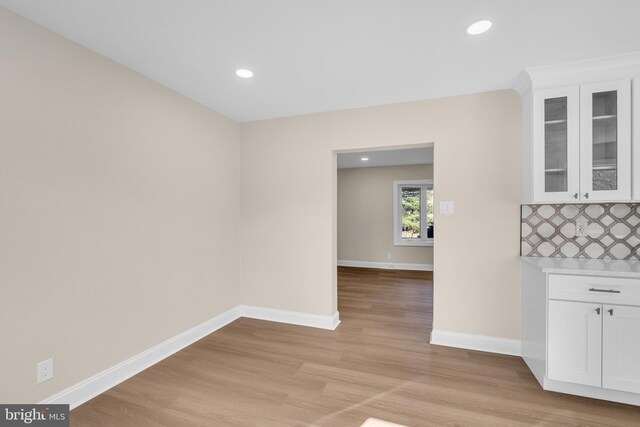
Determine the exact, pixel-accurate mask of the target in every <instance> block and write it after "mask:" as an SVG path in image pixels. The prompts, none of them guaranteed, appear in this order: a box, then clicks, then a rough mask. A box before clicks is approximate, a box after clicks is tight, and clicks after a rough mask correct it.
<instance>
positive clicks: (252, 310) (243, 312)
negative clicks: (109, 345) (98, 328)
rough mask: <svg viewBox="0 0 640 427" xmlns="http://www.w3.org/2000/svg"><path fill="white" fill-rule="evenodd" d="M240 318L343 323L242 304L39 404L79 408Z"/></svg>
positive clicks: (331, 326) (323, 325) (306, 323)
mask: <svg viewBox="0 0 640 427" xmlns="http://www.w3.org/2000/svg"><path fill="white" fill-rule="evenodd" d="M240 317H250V318H253V319H261V320H270V321H272V322H280V323H290V324H294V325H300V326H311V327H314V328H322V329H332V330H333V329H335V328H336V327H337V326H338V324H339V323H340V316H339V313H338V312H336V313H335V314H334V315H333V316H321V315H317V314H307V313H298V312H293V311H283V310H274V309H269V308H260V307H249V306H243V305H239V306H237V307H234V308H232V309H231V310H228V311H226V312H224V313H222V314H220V315H218V316H216V317H214V318H213V319H211V320H208V321H206V322H204V323H201V324H199V325H197V326H195V327H193V328H191V329H189V330H187V331H185V332H182V333H181V334H179V335H176V336H175V337H173V338H169V339H168V340H166V341H164V342H162V343H160V344H158V345H156V346H154V347H151V348H150V349H148V350H145V351H143V352H142V353H139V354H137V355H135V356H133V357H131V358H129V359H127V360H125V361H123V362H120V363H118V364H117V365H115V366H113V367H111V368H109V369H106V370H104V371H102V372H100V373H98V374H96V375H94V376H92V377H90V378H87V379H86V380H84V381H81V382H79V383H78V384H76V385H73V386H71V387H69V388H67V389H66V390H63V391H61V392H59V393H56V394H55V395H53V396H51V397H49V398H47V399H45V400H43V401H42V402H40V403H41V404H68V405H69V406H70V408H71V409H73V408H76V407H78V406H80V405H82V404H83V403H85V402H87V401H89V400H91V399H93V398H94V397H96V396H98V395H99V394H101V393H104V392H105V391H107V390H109V389H110V388H112V387H114V386H116V385H118V384H120V383H121V382H123V381H125V380H127V379H129V378H131V377H133V376H134V375H136V374H137V373H139V372H142V371H144V370H145V369H147V368H149V367H151V366H153V365H155V364H156V363H158V362H160V361H161V360H163V359H166V358H167V357H169V356H171V355H173V354H175V353H177V352H178V351H180V350H182V349H183V348H185V347H187V346H189V345H191V344H193V343H194V342H196V341H198V340H200V339H202V338H204V337H206V336H207V335H209V334H211V333H213V332H215V331H217V330H218V329H220V328H222V327H224V326H226V325H228V324H229V323H231V322H233V321H234V320H236V319H239V318H240Z"/></svg>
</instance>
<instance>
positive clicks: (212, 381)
mask: <svg viewBox="0 0 640 427" xmlns="http://www.w3.org/2000/svg"><path fill="white" fill-rule="evenodd" d="M431 279H432V276H431V273H429V272H406V271H404V272H403V271H392V270H374V269H363V268H349V267H340V268H339V270H338V283H339V285H338V295H339V299H338V303H339V311H340V318H341V321H342V323H341V324H340V326H339V327H338V328H337V330H336V331H325V330H320V329H314V328H307V327H301V326H293V325H286V324H279V323H274V322H265V321H260V320H253V319H245V318H242V319H239V320H237V321H235V322H233V323H232V324H230V325H228V326H226V327H225V328H223V329H221V330H219V331H217V332H215V333H213V334H211V335H209V336H208V337H206V338H204V339H202V340H200V341H198V342H197V343H195V344H193V345H191V346H189V347H188V348H186V349H184V350H183V351H181V352H179V353H177V354H176V355H174V356H172V357H170V358H168V359H166V360H164V361H162V362H161V363H159V364H157V365H155V366H153V367H151V368H149V369H147V370H146V371H144V372H141V373H140V374H138V375H136V376H135V377H133V378H131V379H130V380H128V381H125V382H124V383H122V384H120V385H118V386H117V387H114V388H113V389H111V390H109V391H108V392H106V393H104V394H102V395H101V396H98V397H97V398H95V399H93V400H91V401H89V402H87V403H85V404H84V405H82V406H80V407H79V408H76V409H75V410H73V411H72V412H71V425H72V426H308V425H313V426H359V425H361V424H362V423H363V422H364V421H365V420H366V419H367V418H370V417H374V418H379V419H382V420H386V421H391V422H394V423H398V424H403V425H407V426H414V427H418V426H442V425H447V426H532V425H535V426H559V425H563V426H574V425H575V426H578V425H580V426H638V425H640V408H638V407H633V406H628V405H622V404H617V403H610V402H604V401H599V400H594V399H587V398H581V397H576V396H569V395H563V394H558V393H551V392H545V391H543V390H542V389H541V388H540V386H539V385H538V383H537V382H536V380H535V378H534V377H533V375H532V374H531V372H530V371H529V370H528V369H527V367H526V365H525V364H524V362H523V361H522V359H521V358H519V357H511V356H502V355H495V354H489V353H481V352H474V351H467V350H460V349H453V348H447V347H438V346H431V345H429V344H428V338H427V337H428V334H429V332H430V330H431V322H432V316H433V285H432V281H431Z"/></svg>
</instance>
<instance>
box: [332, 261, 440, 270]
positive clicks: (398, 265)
mask: <svg viewBox="0 0 640 427" xmlns="http://www.w3.org/2000/svg"><path fill="white" fill-rule="evenodd" d="M338 266H340V267H363V268H381V269H384V270H419V271H433V265H432V264H409V263H404V262H370V261H349V260H338Z"/></svg>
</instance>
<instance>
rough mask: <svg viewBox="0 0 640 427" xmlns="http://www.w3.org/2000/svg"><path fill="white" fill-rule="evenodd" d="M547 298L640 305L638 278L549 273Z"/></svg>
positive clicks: (639, 281) (639, 283)
mask: <svg viewBox="0 0 640 427" xmlns="http://www.w3.org/2000/svg"><path fill="white" fill-rule="evenodd" d="M549 298H551V299H560V300H568V301H584V302H600V303H605V304H621V305H640V279H621V278H616V277H597V276H565V275H560V274H550V275H549Z"/></svg>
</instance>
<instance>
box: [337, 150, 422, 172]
mask: <svg viewBox="0 0 640 427" xmlns="http://www.w3.org/2000/svg"><path fill="white" fill-rule="evenodd" d="M363 157H366V158H368V159H369V160H367V161H363V160H362V158H363ZM431 163H433V147H424V148H407V149H402V150H377V151H360V152H356V153H338V169H346V168H367V167H374V166H400V165H422V164H431Z"/></svg>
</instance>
